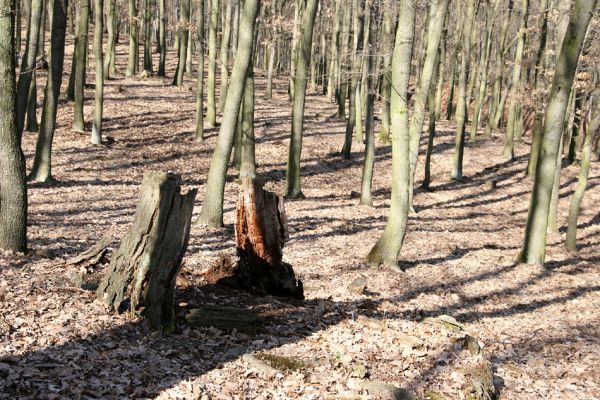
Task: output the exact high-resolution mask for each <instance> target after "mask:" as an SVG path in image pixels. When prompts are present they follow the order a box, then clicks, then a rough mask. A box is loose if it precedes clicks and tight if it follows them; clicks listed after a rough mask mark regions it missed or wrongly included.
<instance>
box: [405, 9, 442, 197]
mask: <svg viewBox="0 0 600 400" xmlns="http://www.w3.org/2000/svg"><path fill="white" fill-rule="evenodd" d="M429 7H430V11H429V18H428V19H429V24H428V26H427V39H426V41H427V45H426V48H425V59H424V61H423V70H422V72H421V77H420V79H419V83H418V86H417V91H416V93H415V95H414V96H413V97H414V105H413V110H412V116H411V121H410V133H409V136H410V153H409V160H410V171H411V172H410V185H409V186H410V187H409V193H408V194H409V206H410V207H411V209H412V205H413V201H412V200H413V190H414V181H415V172H416V167H417V158H418V155H419V144H420V143H421V134H422V132H423V124H424V120H425V108H426V106H427V97H428V95H429V87H430V86H431V81H432V79H431V78H432V76H433V71H434V69H435V64H436V61H437V54H438V49H439V47H440V39H441V36H442V28H443V26H444V17H445V15H446V12H447V10H448V0H434V1H432V3H431V5H430V6H429Z"/></svg>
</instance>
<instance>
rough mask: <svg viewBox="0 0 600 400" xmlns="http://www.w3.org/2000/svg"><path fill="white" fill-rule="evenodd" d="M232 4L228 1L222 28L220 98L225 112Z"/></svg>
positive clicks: (220, 103)
mask: <svg viewBox="0 0 600 400" xmlns="http://www.w3.org/2000/svg"><path fill="white" fill-rule="evenodd" d="M231 3H232V1H231V0H229V1H227V4H226V6H225V16H224V19H223V21H224V22H225V24H224V26H223V27H222V31H223V36H222V37H221V53H220V59H221V90H220V92H219V93H220V98H219V110H220V111H223V106H224V105H225V97H226V96H227V82H228V78H229V68H228V66H229V40H230V37H231Z"/></svg>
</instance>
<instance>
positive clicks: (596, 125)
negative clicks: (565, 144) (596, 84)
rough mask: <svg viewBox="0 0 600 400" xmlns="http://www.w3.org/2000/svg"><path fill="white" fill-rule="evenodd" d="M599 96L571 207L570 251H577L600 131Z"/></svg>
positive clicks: (595, 98) (582, 153)
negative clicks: (582, 209) (581, 212)
mask: <svg viewBox="0 0 600 400" xmlns="http://www.w3.org/2000/svg"><path fill="white" fill-rule="evenodd" d="M598 95H600V91H597V94H596V96H594V101H595V103H596V104H595V106H594V111H593V112H592V119H591V121H590V124H589V129H588V132H587V134H586V135H585V140H584V143H583V150H582V152H581V170H580V171H579V178H578V179H577V186H576V187H575V192H574V193H573V198H572V199H571V206H570V207H569V224H568V226H567V238H566V240H565V245H566V246H567V248H568V249H569V250H573V251H575V250H577V218H578V216H579V209H580V207H581V200H582V199H583V195H584V194H585V188H586V186H587V182H588V176H589V174H590V160H591V156H592V144H593V143H594V140H595V138H596V137H597V136H598V131H599V130H600V101H598V97H599V96H598Z"/></svg>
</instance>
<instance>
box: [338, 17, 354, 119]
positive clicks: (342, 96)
mask: <svg viewBox="0 0 600 400" xmlns="http://www.w3.org/2000/svg"><path fill="white" fill-rule="evenodd" d="M342 10H343V15H344V17H343V19H342V36H341V40H340V47H339V49H338V54H339V57H338V60H339V61H338V68H339V71H338V76H339V85H338V88H337V90H336V99H337V105H338V110H337V117H338V118H346V96H347V94H348V77H347V66H348V64H349V63H348V61H347V58H348V57H347V53H348V44H349V41H350V21H351V19H352V8H351V7H342Z"/></svg>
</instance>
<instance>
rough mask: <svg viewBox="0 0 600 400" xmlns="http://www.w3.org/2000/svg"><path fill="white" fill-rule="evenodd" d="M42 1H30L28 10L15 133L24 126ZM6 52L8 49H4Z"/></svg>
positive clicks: (40, 19)
mask: <svg viewBox="0 0 600 400" xmlns="http://www.w3.org/2000/svg"><path fill="white" fill-rule="evenodd" d="M43 3H44V0H32V1H31V5H30V9H29V23H28V24H27V44H26V47H25V53H24V54H23V58H22V59H21V69H20V71H19V82H18V84H17V131H18V132H19V135H21V134H22V133H23V127H24V125H25V112H26V111H27V100H28V99H29V91H30V88H31V85H32V78H33V77H34V75H33V74H34V69H35V57H36V55H37V49H38V40H39V36H40V35H39V31H40V25H41V21H42V11H43V8H44V7H43ZM6 50H8V49H6Z"/></svg>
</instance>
